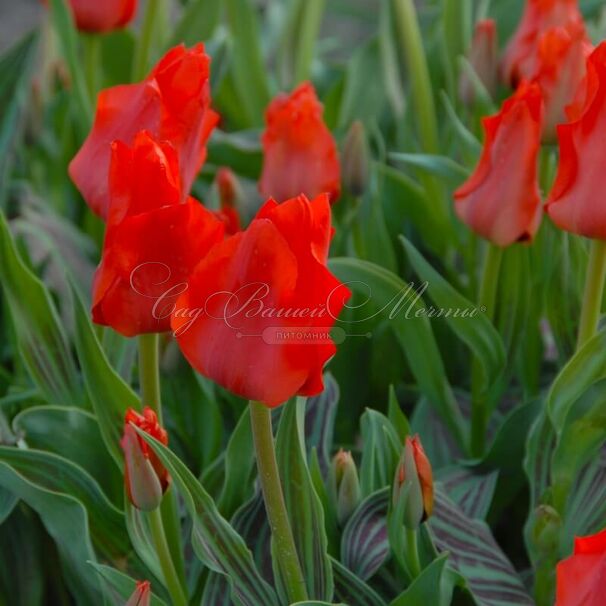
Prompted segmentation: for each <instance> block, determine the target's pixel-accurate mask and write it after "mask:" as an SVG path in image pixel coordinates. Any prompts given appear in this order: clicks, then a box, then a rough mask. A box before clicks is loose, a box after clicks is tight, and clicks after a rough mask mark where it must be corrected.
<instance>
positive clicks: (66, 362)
mask: <svg viewBox="0 0 606 606" xmlns="http://www.w3.org/2000/svg"><path fill="white" fill-rule="evenodd" d="M0 282H1V284H2V292H3V294H4V298H5V300H6V302H7V303H8V307H9V309H10V312H11V318H12V321H13V325H14V328H15V335H16V339H17V345H18V348H19V353H20V354H21V357H22V359H23V362H24V364H25V366H26V368H27V370H28V371H29V373H30V375H31V377H32V379H33V381H34V383H35V384H36V386H37V387H38V388H39V389H40V392H41V393H42V394H43V395H44V397H45V398H46V400H47V401H48V402H50V403H52V404H66V405H67V404H70V405H73V404H77V405H81V404H82V403H83V399H84V398H83V394H82V390H81V388H80V385H79V381H78V374H77V372H76V366H75V364H74V361H73V359H72V356H71V352H70V349H69V345H68V341H67V338H66V336H65V330H64V329H63V328H62V326H61V322H60V320H59V316H58V314H57V311H56V309H55V306H54V304H53V302H52V300H51V296H50V294H49V292H48V290H47V289H46V287H45V286H44V284H42V282H41V281H40V280H39V279H38V278H37V277H36V276H35V275H34V274H33V273H32V272H31V271H30V270H29V269H28V268H27V266H26V265H25V263H24V262H23V260H22V259H21V257H20V256H19V253H18V252H17V248H16V246H15V243H14V241H13V239H12V237H11V234H10V231H9V228H8V224H7V222H6V219H5V218H4V215H3V214H0Z"/></svg>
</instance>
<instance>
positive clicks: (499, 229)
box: [454, 83, 542, 246]
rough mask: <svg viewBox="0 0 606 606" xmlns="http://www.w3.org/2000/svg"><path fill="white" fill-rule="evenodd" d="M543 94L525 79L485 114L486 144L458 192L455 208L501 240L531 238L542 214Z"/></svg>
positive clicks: (476, 226) (481, 230)
mask: <svg viewBox="0 0 606 606" xmlns="http://www.w3.org/2000/svg"><path fill="white" fill-rule="evenodd" d="M541 123H542V100H541V91H540V90H539V87H538V85H537V84H527V83H522V84H521V85H520V87H519V88H518V90H517V91H516V93H515V94H514V95H513V96H512V97H510V98H509V99H507V100H506V101H505V103H503V106H502V107H501V111H500V112H499V113H498V114H496V115H494V116H491V117H489V118H484V120H483V126H484V131H485V141H484V149H483V152H482V155H481V157H480V160H479V162H478V165H477V167H476V170H475V172H474V173H473V175H472V176H471V177H470V178H469V179H468V180H467V181H466V182H465V183H464V184H463V185H462V186H461V187H459V189H458V190H457V191H456V192H455V194H454V197H455V211H456V213H457V215H458V216H459V218H460V219H461V220H462V221H463V222H464V223H466V224H467V225H468V226H469V227H470V228H471V229H472V230H473V231H475V232H476V233H477V234H479V235H480V236H482V237H484V238H486V239H487V240H490V241H491V242H493V243H494V244H496V245H497V246H509V245H510V244H513V243H514V242H517V241H523V240H529V239H531V238H532V237H533V236H534V234H535V232H536V230H537V228H538V226H539V223H540V219H541V212H542V211H541V199H540V195H539V187H538V183H537V157H538V153H539V148H540V141H541Z"/></svg>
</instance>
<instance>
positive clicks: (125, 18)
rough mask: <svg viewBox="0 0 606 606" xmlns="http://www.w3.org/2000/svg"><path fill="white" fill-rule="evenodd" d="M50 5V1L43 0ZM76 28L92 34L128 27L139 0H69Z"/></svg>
mask: <svg viewBox="0 0 606 606" xmlns="http://www.w3.org/2000/svg"><path fill="white" fill-rule="evenodd" d="M43 2H44V4H48V2H49V0H43ZM68 4H69V5H70V6H71V9H72V12H73V15H74V20H75V21H76V26H77V27H78V29H79V30H81V31H84V32H91V33H103V32H109V31H111V30H114V29H120V28H121V27H125V26H126V25H128V24H129V23H130V22H131V21H132V20H133V18H134V16H135V12H136V10H137V0H103V1H102V2H99V0H69V2H68Z"/></svg>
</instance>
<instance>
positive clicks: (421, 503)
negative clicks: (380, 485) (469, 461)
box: [392, 436, 433, 530]
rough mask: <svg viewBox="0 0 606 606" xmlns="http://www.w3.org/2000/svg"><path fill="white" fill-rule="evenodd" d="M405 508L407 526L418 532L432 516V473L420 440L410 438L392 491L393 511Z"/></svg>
mask: <svg viewBox="0 0 606 606" xmlns="http://www.w3.org/2000/svg"><path fill="white" fill-rule="evenodd" d="M402 498H404V499H405V500H406V502H405V503H404V504H403V507H404V509H403V512H404V524H405V525H406V527H407V528H409V529H411V530H416V529H417V528H418V527H419V524H421V522H424V521H425V520H427V518H429V517H430V516H431V514H432V513H433V473H432V470H431V464H430V462H429V459H428V458H427V455H426V454H425V451H424V450H423V445H422V444H421V439H420V438H419V436H413V437H410V436H408V437H407V438H406V442H405V444H404V449H403V451H402V455H401V457H400V462H399V464H398V468H397V470H396V476H395V480H394V485H393V491H392V501H393V506H394V508H397V507H398V505H399V501H400V499H402Z"/></svg>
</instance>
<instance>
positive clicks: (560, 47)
mask: <svg viewBox="0 0 606 606" xmlns="http://www.w3.org/2000/svg"><path fill="white" fill-rule="evenodd" d="M591 51H592V46H591V44H590V43H589V42H588V40H587V37H586V34H585V30H584V28H578V27H577V28H576V29H575V28H573V27H569V28H563V27H556V28H553V29H550V30H548V31H547V32H546V33H545V34H544V35H543V36H542V37H541V39H540V40H539V43H538V50H537V62H536V66H535V73H534V76H533V80H534V81H535V82H537V83H538V84H539V86H540V87H541V92H542V93H543V101H544V102H545V121H544V132H543V139H544V140H545V141H548V142H550V141H553V140H555V138H556V126H557V125H558V124H560V123H562V122H564V121H565V120H566V114H565V111H564V110H565V107H566V106H567V105H569V104H570V103H571V101H572V100H573V97H574V94H575V92H576V91H577V90H578V88H579V85H580V84H581V82H582V81H583V79H584V77H585V72H586V63H587V57H588V56H589V55H590V54H591Z"/></svg>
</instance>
